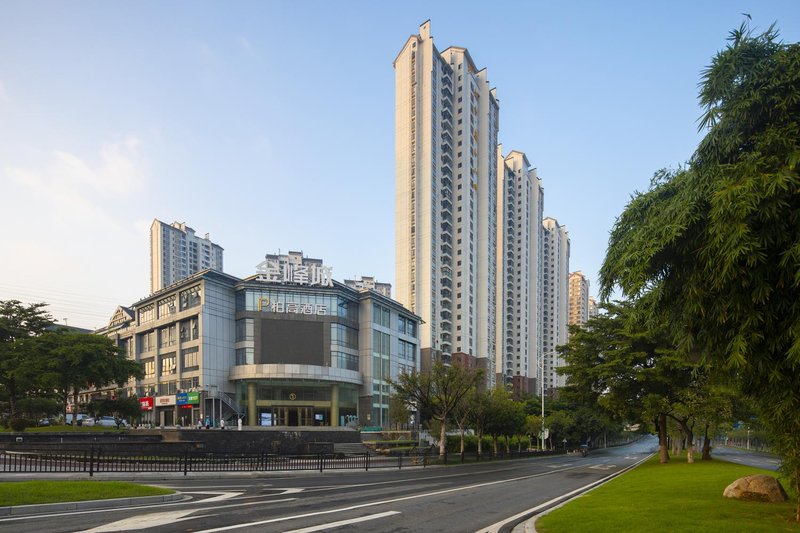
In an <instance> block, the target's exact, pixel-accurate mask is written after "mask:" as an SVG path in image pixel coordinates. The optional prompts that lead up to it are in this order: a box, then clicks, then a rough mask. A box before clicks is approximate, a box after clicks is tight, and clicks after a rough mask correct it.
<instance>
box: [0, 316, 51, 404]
mask: <svg viewBox="0 0 800 533" xmlns="http://www.w3.org/2000/svg"><path fill="white" fill-rule="evenodd" d="M46 307H47V304H44V303H36V304H30V305H25V304H23V303H21V302H19V301H17V300H8V301H0V385H2V387H3V388H4V389H5V390H6V394H8V402H9V411H10V412H11V416H12V417H14V416H16V415H17V414H18V412H19V408H18V401H19V399H20V398H21V397H23V396H24V395H25V394H26V393H27V392H29V391H30V390H35V389H38V388H40V387H39V385H40V384H39V383H38V380H37V378H38V375H37V373H36V372H35V370H34V369H35V368H37V366H38V365H36V364H33V359H35V358H36V356H37V352H36V351H35V350H32V349H31V348H32V347H31V342H30V341H31V340H32V339H34V338H35V337H37V336H39V335H41V334H42V333H43V332H44V331H45V330H46V329H47V327H48V326H50V325H51V324H52V323H53V319H52V318H51V317H50V315H49V314H48V313H47V311H45V308H46Z"/></svg>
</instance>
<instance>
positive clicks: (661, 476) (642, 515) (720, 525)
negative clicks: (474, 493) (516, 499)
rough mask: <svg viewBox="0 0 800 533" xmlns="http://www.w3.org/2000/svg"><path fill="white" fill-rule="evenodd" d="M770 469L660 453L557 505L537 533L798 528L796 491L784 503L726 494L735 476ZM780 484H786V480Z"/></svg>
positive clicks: (697, 532)
mask: <svg viewBox="0 0 800 533" xmlns="http://www.w3.org/2000/svg"><path fill="white" fill-rule="evenodd" d="M751 474H767V475H771V476H777V473H775V472H771V471H768V470H761V469H758V468H753V467H748V466H744V465H738V464H734V463H728V462H726V461H720V460H716V461H699V460H698V461H697V462H696V463H694V464H687V463H686V461H685V458H684V460H683V461H681V460H680V459H678V458H673V460H672V461H670V462H669V463H667V464H664V465H662V464H659V462H658V457H657V456H656V457H653V458H652V459H650V460H649V461H647V462H645V463H644V464H642V465H640V466H639V467H637V468H635V469H633V470H631V471H630V472H628V473H626V474H624V475H622V476H620V477H618V478H615V479H613V480H611V481H609V482H608V483H606V484H605V485H603V486H601V487H599V488H597V489H595V490H593V491H591V492H589V493H587V494H585V495H583V496H581V497H580V498H578V499H576V500H574V501H572V502H570V503H568V504H566V505H564V506H563V507H561V508H559V509H556V510H555V511H553V512H551V513H550V514H547V515H545V516H543V517H542V518H540V519H539V520H537V521H536V530H537V531H538V532H539V533H561V532H567V531H570V532H571V531H581V532H606V531H607V532H619V531H692V532H694V533H705V532H708V533H711V532H713V533H719V532H720V531H725V532H726V533H728V532H735V531H743V532H744V531H747V532H761V531H763V532H775V531H794V532H795V533H797V532H800V524H797V523H796V522H794V501H796V500H793V499H794V498H795V496H794V495H792V494H791V493H790V494H789V501H788V502H786V503H759V502H745V501H740V500H733V499H730V498H724V497H723V496H722V492H723V491H724V490H725V487H727V486H728V485H729V484H730V483H732V482H733V481H734V480H736V479H738V478H740V477H744V476H748V475H751ZM781 484H782V485H783V486H784V488H785V489H787V492H788V487H789V484H788V483H787V482H785V480H782V481H781Z"/></svg>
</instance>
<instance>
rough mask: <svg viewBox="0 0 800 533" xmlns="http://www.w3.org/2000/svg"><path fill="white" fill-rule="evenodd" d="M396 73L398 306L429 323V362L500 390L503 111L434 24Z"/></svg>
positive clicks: (481, 74)
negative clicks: (469, 361)
mask: <svg viewBox="0 0 800 533" xmlns="http://www.w3.org/2000/svg"><path fill="white" fill-rule="evenodd" d="M394 70H395V202H396V203H395V215H396V219H395V224H396V234H395V267H396V282H395V291H396V298H397V300H398V301H400V302H401V303H402V304H403V305H405V306H406V307H407V308H408V309H410V310H411V311H413V312H414V313H416V314H417V315H419V316H421V317H422V319H423V324H422V325H421V326H420V335H419V338H420V348H421V362H422V366H423V368H425V367H427V366H429V365H430V364H431V363H432V362H433V361H434V360H436V359H441V360H444V361H449V359H450V357H451V356H452V355H453V354H456V353H457V354H459V358H461V359H463V358H464V357H474V358H475V359H476V362H477V365H478V366H479V367H481V368H483V369H484V371H485V373H486V378H487V382H486V384H487V386H493V385H494V382H495V353H496V345H495V344H496V320H495V301H496V290H497V273H496V268H497V265H496V257H495V254H496V250H497V242H496V240H497V199H496V194H497V132H498V116H499V104H498V101H497V98H496V95H495V90H494V89H491V88H490V87H489V82H488V80H487V77H486V70H485V69H481V70H479V69H478V68H477V67H476V66H475V63H474V62H473V60H472V57H471V56H470V54H469V52H468V51H467V49H466V48H460V47H450V48H447V49H446V50H444V51H442V52H440V51H439V50H438V49H437V48H436V46H435V45H434V43H433V38H432V37H431V24H430V21H427V22H425V23H424V24H422V25H421V26H420V28H419V34H417V35H412V36H411V37H409V38H408V40H407V41H406V43H405V45H404V46H403V48H402V49H401V50H400V53H399V54H398V55H397V58H396V59H395V61H394Z"/></svg>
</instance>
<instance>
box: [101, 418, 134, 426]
mask: <svg viewBox="0 0 800 533" xmlns="http://www.w3.org/2000/svg"><path fill="white" fill-rule="evenodd" d="M117 420H118V419H117V418H116V417H113V416H101V417H100V418H98V419H97V420H95V425H96V426H106V427H117ZM127 426H128V421H127V420H119V427H127Z"/></svg>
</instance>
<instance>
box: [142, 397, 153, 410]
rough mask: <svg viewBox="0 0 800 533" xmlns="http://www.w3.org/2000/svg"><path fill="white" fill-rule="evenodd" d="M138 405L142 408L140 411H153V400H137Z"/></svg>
mask: <svg viewBox="0 0 800 533" xmlns="http://www.w3.org/2000/svg"><path fill="white" fill-rule="evenodd" d="M139 405H140V406H141V408H142V411H152V410H153V398H152V397H147V398H139Z"/></svg>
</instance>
